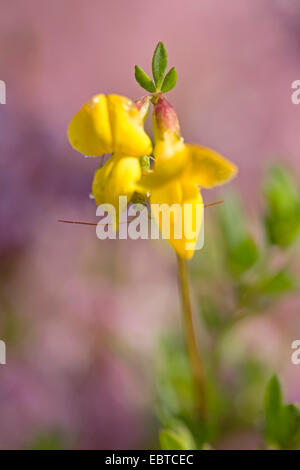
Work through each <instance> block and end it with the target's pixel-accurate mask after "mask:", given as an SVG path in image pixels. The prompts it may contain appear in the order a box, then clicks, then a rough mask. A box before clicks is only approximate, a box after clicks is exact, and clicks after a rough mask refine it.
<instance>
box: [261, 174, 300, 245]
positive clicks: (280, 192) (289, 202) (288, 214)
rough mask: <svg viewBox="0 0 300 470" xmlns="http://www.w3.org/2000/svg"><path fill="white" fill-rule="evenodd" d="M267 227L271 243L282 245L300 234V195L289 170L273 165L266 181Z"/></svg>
mask: <svg viewBox="0 0 300 470" xmlns="http://www.w3.org/2000/svg"><path fill="white" fill-rule="evenodd" d="M263 189H264V196H265V201H266V214H265V218H264V219H265V227H266V232H267V235H268V239H269V241H270V243H272V244H274V245H278V246H281V247H286V246H288V245H290V244H292V243H293V242H294V241H295V240H296V238H297V237H298V236H299V235H300V195H299V192H298V190H297V187H296V184H295V182H294V180H293V178H292V177H291V175H290V174H289V172H288V171H287V170H286V169H284V168H282V167H280V166H276V167H272V168H271V169H270V170H269V173H268V175H267V178H266V180H265V182H264V187H263Z"/></svg>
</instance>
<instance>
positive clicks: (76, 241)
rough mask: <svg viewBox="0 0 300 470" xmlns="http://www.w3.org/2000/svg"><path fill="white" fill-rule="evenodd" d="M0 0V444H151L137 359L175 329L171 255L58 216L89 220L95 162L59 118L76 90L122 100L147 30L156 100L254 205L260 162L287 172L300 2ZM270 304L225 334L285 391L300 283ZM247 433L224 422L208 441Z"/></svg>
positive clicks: (258, 208) (242, 444)
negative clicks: (158, 83) (160, 56)
mask: <svg viewBox="0 0 300 470" xmlns="http://www.w3.org/2000/svg"><path fill="white" fill-rule="evenodd" d="M0 11H1V14H0V79H1V80H4V81H5V82H6V86H7V104H5V105H0V227H1V229H0V338H1V339H3V340H5V341H6V343H7V365H5V366H4V365H2V366H0V416H1V420H0V448H28V447H34V448H36V447H37V448H38V447H43V446H46V447H47V446H50V447H51V446H53V447H56V446H57V447H64V448H100V449H101V448H102V449H110V448H115V449H134V448H153V447H155V446H157V427H158V424H157V418H156V416H155V413H154V411H153V410H154V408H155V393H156V392H155V389H156V386H155V383H154V382H155V379H154V375H155V374H154V369H155V367H153V363H155V362H156V361H157V360H158V359H159V344H160V341H161V337H162V336H163V335H168V334H169V332H170V331H171V330H174V329H175V330H176V329H177V330H178V331H180V327H181V323H180V306H179V301H178V295H177V285H176V263H175V257H174V254H173V253H172V251H171V249H170V248H169V246H168V244H167V243H166V242H163V241H137V242H132V241H120V242H118V241H101V242H100V241H99V240H97V238H96V236H95V231H94V229H93V228H92V227H83V226H75V225H64V224H59V223H57V219H61V218H67V219H74V220H85V221H96V217H95V206H94V203H93V201H91V200H90V199H89V197H88V196H89V192H90V187H91V180H92V176H93V172H94V170H95V168H96V167H97V166H98V165H99V160H98V159H85V158H83V157H82V156H81V155H79V154H78V153H77V152H75V151H74V150H73V149H72V148H71V147H70V145H69V143H68V140H67V136H66V129H67V126H68V123H69V121H70V119H71V117H72V116H73V114H74V113H75V112H76V111H77V110H78V109H79V107H80V106H81V105H82V104H83V103H84V102H85V101H87V100H88V99H89V98H90V97H91V96H92V95H93V94H96V93H98V92H103V93H118V94H123V95H125V96H128V97H131V98H132V99H137V98H139V97H140V96H141V94H143V92H142V90H141V89H140V88H139V87H138V85H137V84H136V83H135V80H134V73H133V67H134V65H135V64H138V65H140V66H141V67H143V68H144V69H145V70H146V71H147V72H148V73H150V70H151V57H152V53H153V50H154V47H155V45H156V43H157V42H158V41H159V40H161V41H163V42H164V43H165V45H166V47H167V50H168V54H169V64H170V66H173V65H175V66H176V68H177V71H178V84H177V86H176V88H175V89H174V90H173V91H172V92H171V93H170V95H169V99H170V101H171V102H172V104H173V105H174V106H175V108H176V109H177V111H178V114H179V118H180V122H181V127H182V131H183V135H184V137H185V139H186V140H187V141H195V142H198V143H201V144H202V145H206V146H209V147H212V148H215V149H217V150H219V151H220V152H221V153H222V154H224V155H226V156H228V158H230V159H231V160H233V161H234V162H235V163H236V164H237V165H238V166H239V168H240V171H239V176H238V178H237V179H236V180H235V181H234V183H232V186H234V187H235V190H236V191H237V192H238V193H239V194H240V196H241V200H243V201H244V204H245V207H246V208H247V214H248V216H249V217H250V219H252V218H253V219H259V218H260V217H261V214H262V199H261V192H260V187H261V181H262V178H263V174H264V171H265V168H266V167H267V166H268V164H269V163H271V162H272V161H274V160H275V159H276V160H277V161H280V162H281V163H284V164H285V165H286V166H287V167H288V168H290V169H291V170H292V172H293V173H294V174H295V177H296V178H297V177H298V180H297V181H299V174H300V164H299V145H300V132H299V119H300V107H298V106H296V105H293V104H292V102H291V92H292V90H291V83H292V81H294V80H296V79H299V78H300V54H299V50H300V49H299V48H300V4H299V2H298V1H297V0H289V1H284V0H251V1H250V0H227V1H226V2H224V1H223V0H187V1H185V2H182V1H181V0H172V1H171V0H159V1H156V0H153V1H152V2H146V1H140V0H113V1H110V2H109V1H105V0H88V1H83V0H53V1H51V2H41V1H39V0H27V1H26V2H25V1H23V0H14V1H13V2H12V1H10V0H1V1H0ZM297 175H298V176H297ZM220 194H224V193H223V190H221V191H219V192H218V193H216V192H210V193H208V192H206V193H205V194H204V196H205V200H206V201H207V202H212V201H214V200H216V198H217V197H218V198H219V195H220ZM213 211H214V209H209V210H208V211H207V213H206V222H207V224H209V223H210V222H209V220H210V217H213V215H212V214H213ZM253 230H254V233H255V224H253ZM205 251H206V247H205V248H204V249H203V250H202V251H200V252H198V253H197V254H196V256H195V259H194V261H193V265H194V266H195V265H196V266H197V265H201V263H202V259H204V257H205V256H206V255H205ZM195 283H201V278H200V279H197V280H196V281H195ZM218 294H219V295H223V294H222V289H220V290H218ZM276 309H277V310H276V311H273V312H272V315H266V316H264V317H263V318H259V319H258V318H254V319H250V320H249V321H248V322H246V323H245V324H243V325H242V327H241V330H240V331H239V333H237V336H238V338H239V339H241V338H242V343H243V348H244V349H245V350H246V351H248V352H249V351H252V352H253V351H255V354H256V355H257V356H258V357H260V358H263V359H264V360H265V361H268V364H269V366H270V369H272V370H274V371H277V372H278V373H279V375H280V378H281V380H282V383H283V387H284V391H285V395H286V397H287V399H290V400H293V401H300V388H299V386H300V366H298V368H297V366H294V365H292V364H291V362H290V353H291V342H292V341H293V340H295V339H298V338H297V336H299V333H300V329H299V309H300V302H299V297H298V296H297V295H292V294H291V295H288V296H286V297H285V299H284V300H283V301H281V303H280V304H279V305H277V307H276ZM228 380H230V378H228ZM253 439H255V436H254V437H253V436H252V434H251V433H250V434H247V433H246V434H245V435H244V434H243V433H239V434H238V435H237V436H234V435H233V436H231V435H229V436H227V437H226V439H224V440H223V441H222V442H219V444H217V446H219V447H222V446H223V447H229V448H230V447H237V448H247V447H251V446H252V445H253Z"/></svg>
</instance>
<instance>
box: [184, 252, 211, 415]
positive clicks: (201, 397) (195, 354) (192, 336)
mask: <svg viewBox="0 0 300 470" xmlns="http://www.w3.org/2000/svg"><path fill="white" fill-rule="evenodd" d="M177 263H178V271H179V281H180V282H179V286H180V291H181V299H182V308H183V321H184V326H185V332H186V342H187V349H188V356H189V360H190V365H191V370H192V373H193V376H194V382H195V389H196V406H197V410H198V412H199V415H200V417H201V418H204V417H205V413H206V407H205V377H204V370H203V364H202V359H201V354H200V350H199V345H198V341H197V337H196V332H195V325H194V319H193V312H192V306H191V299H190V289H189V279H188V269H187V263H186V260H184V259H182V258H181V257H180V256H179V255H177Z"/></svg>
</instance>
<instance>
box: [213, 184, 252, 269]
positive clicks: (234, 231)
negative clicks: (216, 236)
mask: <svg viewBox="0 0 300 470" xmlns="http://www.w3.org/2000/svg"><path fill="white" fill-rule="evenodd" d="M218 215H219V221H220V226H221V229H222V237H223V240H224V244H225V252H226V257H227V261H228V266H229V268H230V270H231V271H232V273H233V274H235V275H237V276H239V275H241V274H242V273H243V272H245V271H247V270H248V269H250V268H251V267H252V266H253V265H254V264H255V263H256V261H257V260H258V257H259V251H258V246H257V245H256V243H255V241H254V240H253V238H252V237H251V235H250V233H249V232H248V229H247V223H246V220H245V215H244V211H243V210H242V207H241V205H240V202H239V198H238V196H237V195H235V194H234V193H231V194H228V195H227V196H226V199H225V201H224V204H223V205H222V207H220V208H219V211H218Z"/></svg>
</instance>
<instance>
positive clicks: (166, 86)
mask: <svg viewBox="0 0 300 470" xmlns="http://www.w3.org/2000/svg"><path fill="white" fill-rule="evenodd" d="M176 83H177V71H176V69H175V67H172V68H171V69H170V70H169V72H168V73H167V75H166V76H165V79H164V82H163V84H162V87H161V91H162V92H163V93H167V92H168V91H170V90H172V89H173V88H174V86H175V85H176Z"/></svg>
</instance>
